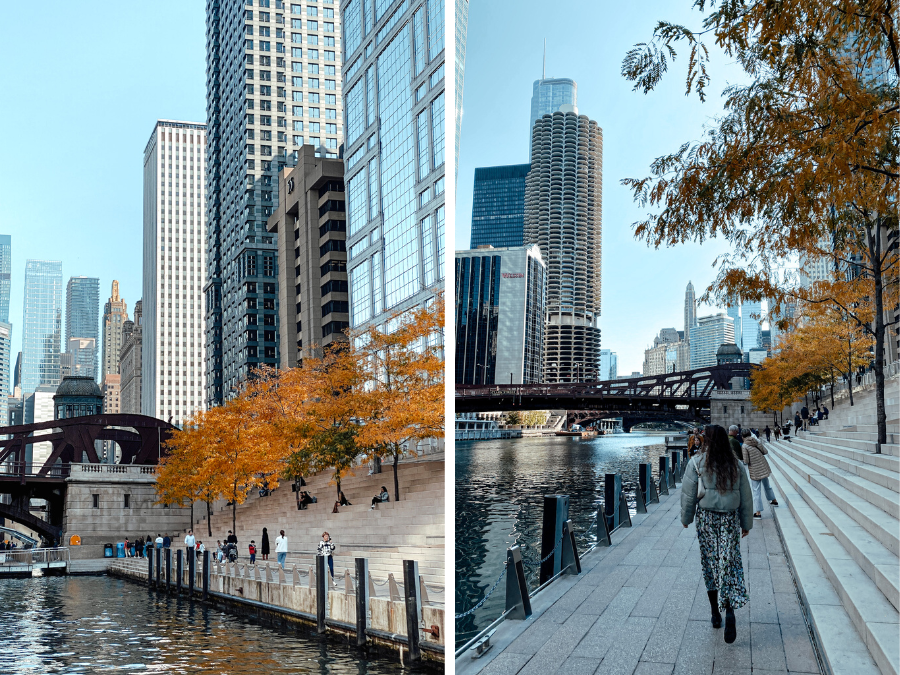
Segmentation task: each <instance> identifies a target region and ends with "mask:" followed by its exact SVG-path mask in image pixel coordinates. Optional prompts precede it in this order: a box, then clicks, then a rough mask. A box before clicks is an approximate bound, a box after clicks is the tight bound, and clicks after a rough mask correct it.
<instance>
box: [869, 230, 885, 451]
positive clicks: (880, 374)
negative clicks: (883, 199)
mask: <svg viewBox="0 0 900 675" xmlns="http://www.w3.org/2000/svg"><path fill="white" fill-rule="evenodd" d="M873 249H874V250H873ZM869 250H870V251H872V253H873V255H872V256H871V258H872V276H873V277H874V280H875V419H876V422H877V424H878V442H877V443H876V444H875V452H876V453H878V454H881V444H882V443H887V413H886V412H885V409H884V298H883V296H882V294H883V292H884V288H883V279H882V269H881V220H880V219H878V218H876V220H875V236H874V241H872V240H871V239H870V241H869Z"/></svg>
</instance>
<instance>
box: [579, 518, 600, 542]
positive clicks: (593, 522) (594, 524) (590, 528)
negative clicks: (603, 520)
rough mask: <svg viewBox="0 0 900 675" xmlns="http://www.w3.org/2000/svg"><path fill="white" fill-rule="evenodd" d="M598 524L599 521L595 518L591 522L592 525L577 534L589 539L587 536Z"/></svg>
mask: <svg viewBox="0 0 900 675" xmlns="http://www.w3.org/2000/svg"><path fill="white" fill-rule="evenodd" d="M596 526H597V521H596V520H593V521H592V522H591V526H590V527H589V528H588V529H587V530H585V531H584V532H583V533H582V534H576V535H575V536H576V537H578V538H579V539H587V536H588V535H589V534H590V533H591V532H592V531H593V529H594V528H595V527H596Z"/></svg>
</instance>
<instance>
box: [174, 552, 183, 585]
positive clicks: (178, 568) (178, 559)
mask: <svg viewBox="0 0 900 675" xmlns="http://www.w3.org/2000/svg"><path fill="white" fill-rule="evenodd" d="M182 574H184V551H182V550H181V549H178V550H177V551H176V552H175V594H176V595H179V596H180V595H181V585H182V578H181V576H182Z"/></svg>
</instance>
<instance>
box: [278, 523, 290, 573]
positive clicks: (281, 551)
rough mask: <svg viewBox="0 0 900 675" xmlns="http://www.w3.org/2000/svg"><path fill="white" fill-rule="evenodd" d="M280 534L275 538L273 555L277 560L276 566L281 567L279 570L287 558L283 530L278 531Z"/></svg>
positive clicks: (286, 543) (285, 538) (286, 545)
mask: <svg viewBox="0 0 900 675" xmlns="http://www.w3.org/2000/svg"><path fill="white" fill-rule="evenodd" d="M280 532H281V533H280V534H279V535H278V536H277V537H275V555H276V557H277V558H278V564H279V565H281V569H284V561H285V558H287V551H288V540H287V537H286V536H284V530H281V531H280Z"/></svg>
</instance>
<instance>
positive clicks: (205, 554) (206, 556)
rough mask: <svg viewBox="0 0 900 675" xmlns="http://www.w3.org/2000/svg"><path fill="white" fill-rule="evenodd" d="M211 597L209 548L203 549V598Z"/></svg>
mask: <svg viewBox="0 0 900 675" xmlns="http://www.w3.org/2000/svg"><path fill="white" fill-rule="evenodd" d="M208 598H209V550H206V551H203V599H204V600H206V599H208Z"/></svg>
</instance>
